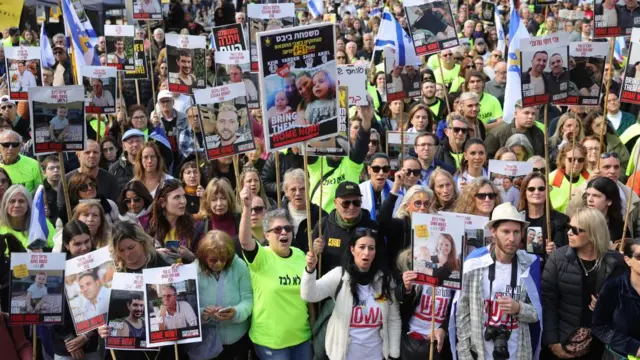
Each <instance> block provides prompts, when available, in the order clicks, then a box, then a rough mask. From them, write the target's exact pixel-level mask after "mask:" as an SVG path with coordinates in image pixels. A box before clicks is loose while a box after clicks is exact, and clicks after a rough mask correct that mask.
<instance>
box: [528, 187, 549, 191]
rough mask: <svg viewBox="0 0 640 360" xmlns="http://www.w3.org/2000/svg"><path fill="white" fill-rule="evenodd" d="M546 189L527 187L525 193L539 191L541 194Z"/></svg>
mask: <svg viewBox="0 0 640 360" xmlns="http://www.w3.org/2000/svg"><path fill="white" fill-rule="evenodd" d="M546 189H547V188H546V187H544V186H538V187H535V186H529V187H527V191H528V192H534V191H536V190H538V191H540V192H543V191H545V190H546Z"/></svg>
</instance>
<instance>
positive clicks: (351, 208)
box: [300, 181, 379, 275]
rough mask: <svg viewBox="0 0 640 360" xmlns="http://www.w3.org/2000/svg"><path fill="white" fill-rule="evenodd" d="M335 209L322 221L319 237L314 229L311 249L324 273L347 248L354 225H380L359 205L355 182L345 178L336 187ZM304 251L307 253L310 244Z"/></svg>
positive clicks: (338, 262) (369, 226) (376, 228)
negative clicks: (318, 255) (318, 256)
mask: <svg viewBox="0 0 640 360" xmlns="http://www.w3.org/2000/svg"><path fill="white" fill-rule="evenodd" d="M333 202H334V204H335V209H334V210H333V211H332V212H331V213H330V214H329V216H328V217H326V218H325V219H324V220H323V221H322V238H320V232H319V230H320V229H319V228H318V226H316V227H315V229H313V238H314V239H315V240H314V242H313V252H314V253H316V254H319V253H322V254H323V255H322V263H321V269H322V274H320V275H324V274H326V273H327V272H329V271H330V270H331V269H333V268H335V267H336V266H340V263H341V260H342V256H343V255H344V252H345V251H348V249H349V239H351V235H352V234H353V232H354V231H355V230H356V229H357V228H361V227H364V228H369V229H374V230H378V228H379V226H378V223H377V222H376V221H375V220H372V219H371V214H370V213H369V211H368V210H366V209H363V208H362V193H361V192H360V187H359V186H358V184H356V183H354V182H351V181H345V182H342V183H341V184H340V185H338V188H337V189H336V196H335V200H334V201H333ZM301 245H304V248H303V249H300V250H302V251H303V252H305V253H306V252H308V251H309V249H308V247H309V245H308V244H307V243H305V244H301Z"/></svg>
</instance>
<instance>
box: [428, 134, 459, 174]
mask: <svg viewBox="0 0 640 360" xmlns="http://www.w3.org/2000/svg"><path fill="white" fill-rule="evenodd" d="M452 153H455V151H453V149H452V148H451V144H450V143H449V138H448V137H446V136H445V137H444V138H443V139H442V141H440V145H439V146H438V149H437V150H436V154H435V156H434V159H435V160H436V161H440V162H442V163H444V164H447V165H449V166H451V167H453V168H454V169H457V168H458V163H457V162H456V159H455V158H454V157H453V155H451V154H452ZM459 154H460V156H461V159H462V154H463V152H462V151H461V152H460V153H459Z"/></svg>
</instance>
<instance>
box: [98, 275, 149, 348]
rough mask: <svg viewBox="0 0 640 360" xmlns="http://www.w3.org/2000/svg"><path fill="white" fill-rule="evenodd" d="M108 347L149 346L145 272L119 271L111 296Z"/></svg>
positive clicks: (114, 278) (115, 276) (112, 285)
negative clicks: (146, 319)
mask: <svg viewBox="0 0 640 360" xmlns="http://www.w3.org/2000/svg"><path fill="white" fill-rule="evenodd" d="M107 323H108V324H109V330H110V334H109V337H107V339H106V348H107V349H126V350H143V349H145V350H146V346H147V331H146V322H145V302H144V282H143V278H142V274H129V273H115V274H114V276H113V281H112V282H111V299H110V300H109V318H108V320H107Z"/></svg>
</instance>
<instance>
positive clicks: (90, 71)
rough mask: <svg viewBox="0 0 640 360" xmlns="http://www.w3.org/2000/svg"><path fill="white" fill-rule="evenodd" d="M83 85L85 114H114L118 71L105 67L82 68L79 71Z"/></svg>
mask: <svg viewBox="0 0 640 360" xmlns="http://www.w3.org/2000/svg"><path fill="white" fill-rule="evenodd" d="M80 72H81V74H82V85H84V94H85V107H84V111H85V112H86V113H87V114H114V113H115V112H116V106H115V105H116V101H115V98H116V94H118V80H117V76H118V70H116V69H115V68H112V67H106V66H84V67H83V68H82V69H80Z"/></svg>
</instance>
